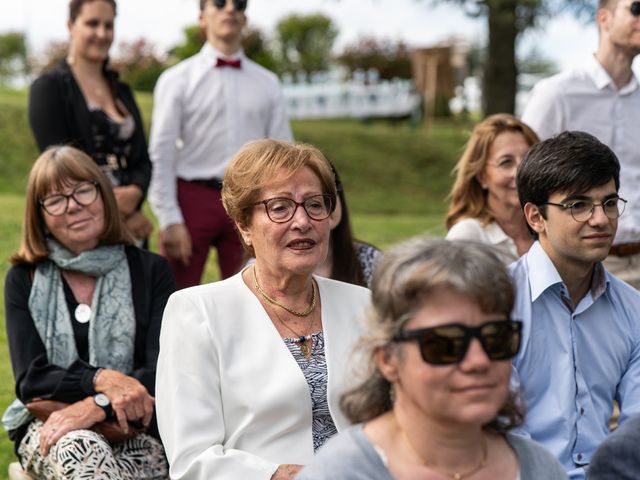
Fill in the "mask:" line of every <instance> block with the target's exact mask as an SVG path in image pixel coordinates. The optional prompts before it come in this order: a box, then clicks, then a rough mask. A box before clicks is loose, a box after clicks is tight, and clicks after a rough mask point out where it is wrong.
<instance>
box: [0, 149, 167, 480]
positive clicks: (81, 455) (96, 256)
mask: <svg viewBox="0 0 640 480" xmlns="http://www.w3.org/2000/svg"><path fill="white" fill-rule="evenodd" d="M131 243H132V238H131V236H130V235H129V232H127V230H126V229H125V228H124V226H123V223H122V221H121V220H120V215H119V213H118V210H117V206H116V201H115V197H114V195H113V192H112V189H111V186H110V185H109V181H108V180H107V178H106V177H105V175H104V174H103V173H102V172H101V171H100V169H99V168H98V167H97V166H96V164H95V163H94V162H93V161H92V160H91V159H90V158H89V157H88V156H87V155H86V154H84V153H83V152H81V151H80V150H77V149H75V148H73V147H68V146H63V147H52V148H50V149H48V150H47V151H45V153H43V154H42V155H41V156H40V158H39V159H38V160H37V161H36V162H35V164H34V166H33V168H32V170H31V174H30V176H29V185H28V188H27V194H26V208H25V220H24V228H23V235H22V241H21V245H20V249H19V250H18V252H17V253H16V254H15V255H14V256H13V257H12V259H11V260H12V263H13V267H12V268H11V270H9V272H8V274H7V278H6V281H5V292H4V293H5V319H6V328H7V339H8V343H9V351H10V354H11V365H12V367H13V373H14V378H15V381H16V389H15V392H16V396H17V399H16V400H15V401H14V402H13V403H12V404H11V406H10V407H9V408H8V409H7V411H6V412H5V414H4V416H3V423H4V426H5V428H6V429H7V430H9V436H10V438H11V439H12V440H13V441H14V442H15V450H16V453H17V454H18V456H19V458H20V461H21V463H22V466H23V468H24V469H25V470H26V471H27V472H28V473H30V474H34V475H36V476H37V477H38V478H47V479H58V478H60V479H62V478H96V479H105V480H107V479H113V478H140V479H146V478H164V477H166V475H167V464H166V460H165V458H164V452H163V448H162V444H161V443H160V441H159V439H158V432H157V427H156V426H155V420H154V403H155V402H154V395H155V374H156V361H157V358H158V351H159V335H160V325H161V319H162V312H163V310H164V307H165V304H166V302H167V299H168V297H169V295H170V294H171V293H172V292H173V291H174V289H175V282H174V280H173V275H172V273H171V270H170V268H169V265H168V264H167V262H166V261H165V260H164V259H163V258H162V257H160V256H159V255H156V254H154V253H151V252H149V251H147V250H142V249H139V248H136V247H135V246H133V245H131ZM35 399H44V400H54V401H58V402H65V403H66V404H68V406H66V407H65V408H63V409H58V410H57V411H54V413H52V414H51V415H50V416H49V417H48V419H47V420H46V421H44V423H43V422H42V421H41V420H39V419H36V418H33V417H32V416H31V415H30V414H29V412H30V411H28V410H27V408H26V407H25V405H27V404H28V403H30V402H32V401H33V400H35ZM105 420H112V421H114V422H117V424H119V425H120V427H121V428H122V430H123V431H130V429H131V428H132V427H131V425H130V422H132V423H134V424H136V423H137V424H139V427H146V433H137V434H135V433H134V432H132V435H131V436H132V438H129V439H126V440H123V439H119V440H115V439H112V441H111V442H108V441H107V440H106V438H105V437H103V436H102V435H100V434H98V433H96V432H95V431H93V429H94V428H95V426H96V424H100V423H101V422H103V421H105ZM134 434H135V436H133V435H134Z"/></svg>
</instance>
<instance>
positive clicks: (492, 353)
mask: <svg viewBox="0 0 640 480" xmlns="http://www.w3.org/2000/svg"><path fill="white" fill-rule="evenodd" d="M521 331H522V322H518V321H515V320H494V321H491V322H487V323H484V324H482V325H480V326H479V327H468V326H466V325H462V324H459V323H449V324H446V325H440V326H438V327H431V328H420V329H417V330H406V331H403V332H400V333H399V334H397V335H396V336H395V337H393V341H394V342H408V341H413V340H415V341H417V342H418V343H419V344H420V354H421V355H422V359H423V360H424V361H425V362H426V363H430V364H432V365H449V364H452V363H459V362H461V361H462V360H463V359H464V357H465V355H466V354H467V350H469V344H470V343H471V340H472V339H474V338H477V339H478V340H479V341H480V344H481V345H482V348H483V349H484V351H485V353H486V354H487V356H488V357H489V359H491V360H506V359H508V358H513V357H514V356H515V355H516V354H517V353H518V350H519V349H520V340H521Z"/></svg>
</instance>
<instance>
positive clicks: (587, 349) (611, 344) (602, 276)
mask: <svg viewBox="0 0 640 480" xmlns="http://www.w3.org/2000/svg"><path fill="white" fill-rule="evenodd" d="M510 270H511V274H512V276H513V279H514V282H515V284H516V291H517V297H516V305H515V309H514V313H513V318H514V319H519V320H522V321H523V323H524V328H523V338H522V346H521V348H520V352H519V353H518V355H517V356H516V357H515V358H514V360H513V366H514V372H513V383H514V385H517V384H519V385H520V390H521V394H522V400H523V402H524V405H525V410H526V421H525V424H524V425H523V427H522V428H521V429H520V431H518V432H517V433H522V434H525V435H527V436H530V437H532V438H533V439H534V440H537V441H538V442H540V443H542V444H543V445H544V446H545V447H546V448H547V449H548V450H549V451H550V452H551V453H553V454H554V455H555V457H556V458H557V459H558V460H559V461H560V463H561V464H562V465H563V466H564V467H565V468H566V470H567V472H568V473H569V476H570V477H571V479H584V478H586V475H585V470H586V466H587V465H588V464H589V461H590V460H591V455H592V454H593V453H594V451H595V450H596V448H597V447H598V445H600V443H601V442H602V441H603V440H604V439H605V437H606V436H607V435H608V434H609V428H608V422H609V418H610V417H611V413H612V408H613V400H614V399H616V400H617V401H618V402H619V404H620V408H621V415H620V422H624V421H625V420H626V419H627V418H628V417H630V416H633V415H634V414H637V413H640V293H638V292H637V291H636V290H634V289H633V288H632V287H630V286H629V285H627V284H626V283H624V282H622V281H621V280H618V279H617V278H616V277H614V276H613V275H611V274H609V273H608V272H607V271H606V270H605V269H604V267H603V266H602V264H600V263H598V264H596V267H595V271H594V275H593V282H592V285H591V289H590V291H589V292H587V294H586V295H585V296H584V298H582V299H581V300H580V302H579V303H578V305H576V306H575V308H572V302H571V300H570V297H569V293H568V290H567V288H566V286H565V285H564V283H563V282H562V279H561V278H560V274H559V273H558V271H557V270H556V268H555V266H554V265H553V263H552V262H551V259H550V258H549V257H548V256H547V254H546V252H545V251H544V250H543V249H542V246H541V245H540V243H538V242H536V243H534V245H533V246H532V247H531V249H530V250H529V252H528V253H527V254H525V255H523V256H522V257H521V258H520V260H518V261H517V262H515V263H514V264H512V265H511V267H510Z"/></svg>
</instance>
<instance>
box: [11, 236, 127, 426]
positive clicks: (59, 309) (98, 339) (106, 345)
mask: <svg viewBox="0 0 640 480" xmlns="http://www.w3.org/2000/svg"><path fill="white" fill-rule="evenodd" d="M47 246H48V247H49V251H50V252H51V253H50V254H49V259H48V260H47V261H43V262H40V263H39V264H38V266H37V267H36V271H35V275H34V279H33V285H32V287H31V294H30V295H29V312H30V313H31V317H32V318H33V323H34V324H35V326H36V329H37V330H38V333H39V335H40V338H41V339H42V343H44V346H45V348H46V350H47V357H48V359H49V362H50V363H52V364H54V365H57V366H59V367H62V368H68V367H69V366H70V365H71V364H72V363H73V362H74V361H76V360H77V359H78V351H77V349H76V344H75V337H74V333H73V326H72V321H73V320H72V319H71V315H70V313H69V309H68V307H67V302H66V298H65V294H64V288H63V283H62V275H61V273H60V270H71V271H74V272H81V273H84V274H87V275H91V276H94V277H96V284H95V287H94V292H93V300H92V302H91V319H90V323H89V363H90V364H91V365H96V366H101V367H105V368H110V369H113V370H118V371H119V372H122V373H124V374H130V373H131V372H132V370H133V353H134V352H133V351H134V341H135V328H136V322H135V313H134V309H133V298H132V295H131V275H130V273H129V264H128V262H127V257H126V254H125V252H124V247H123V246H122V245H117V246H103V247H98V248H95V249H93V250H88V251H86V252H82V253H81V254H80V255H78V256H74V254H73V253H71V252H69V251H68V250H66V249H65V248H64V247H62V246H61V245H60V244H59V243H58V242H56V241H55V240H48V242H47ZM30 418H31V417H30V416H29V414H28V412H27V410H26V408H25V407H24V405H23V404H22V402H20V401H19V400H17V399H16V400H15V401H14V402H13V403H12V404H11V405H10V406H9V408H8V409H7V411H6V412H5V414H4V416H3V417H2V422H3V424H4V426H5V428H6V429H8V430H11V429H14V428H17V427H18V426H20V425H22V424H24V423H26V422H27V421H29V420H30Z"/></svg>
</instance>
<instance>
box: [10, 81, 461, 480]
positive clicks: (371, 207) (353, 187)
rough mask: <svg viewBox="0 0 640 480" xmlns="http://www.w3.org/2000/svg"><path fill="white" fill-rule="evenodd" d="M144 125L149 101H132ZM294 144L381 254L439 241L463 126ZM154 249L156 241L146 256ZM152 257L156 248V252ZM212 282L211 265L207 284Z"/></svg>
mask: <svg viewBox="0 0 640 480" xmlns="http://www.w3.org/2000/svg"><path fill="white" fill-rule="evenodd" d="M138 100H139V103H140V105H141V109H142V111H143V116H144V118H145V119H146V120H147V122H148V121H149V119H150V117H151V115H150V111H151V97H150V96H149V95H139V97H138ZM26 102H27V97H26V93H25V92H12V91H7V90H2V89H0V287H2V288H3V287H4V277H5V274H6V271H7V269H8V267H9V264H8V258H9V256H10V255H11V253H12V252H13V251H14V250H15V249H16V248H17V246H18V244H19V238H20V228H21V223H22V210H23V207H22V204H23V200H22V196H23V192H24V189H25V184H26V177H27V174H28V171H29V168H30V165H31V163H32V162H33V160H34V159H35V158H36V156H37V150H36V147H35V144H34V141H33V139H32V137H31V132H30V130H29V127H28V122H27V113H26ZM293 128H294V134H295V137H296V139H297V140H299V141H304V142H308V143H312V144H314V145H316V146H318V147H319V148H320V149H321V150H322V151H323V152H325V154H326V155H327V156H328V157H329V158H330V159H331V160H332V161H333V162H334V163H335V164H336V166H337V168H338V170H339V172H340V175H341V177H342V178H343V182H344V184H345V190H346V193H347V199H348V203H349V208H350V210H351V212H352V217H353V224H354V232H355V234H356V236H358V237H359V238H362V239H363V240H367V241H369V242H371V243H374V244H376V245H379V246H381V247H384V246H387V245H389V244H391V243H394V242H397V241H399V240H402V239H404V238H407V237H410V236H412V235H415V234H418V233H428V234H432V235H441V234H442V233H443V225H442V224H443V215H444V212H445V210H446V201H445V197H446V194H447V192H448V189H449V187H450V182H451V178H450V175H449V172H450V171H451V168H452V166H453V164H454V162H455V160H456V158H457V156H458V154H459V152H460V149H461V148H462V145H463V143H464V141H465V139H466V135H467V132H468V125H466V124H458V123H455V122H441V123H435V124H434V125H433V126H432V128H431V130H430V131H429V132H426V131H425V130H423V129H420V128H419V129H411V128H409V127H408V126H407V125H404V124H402V125H398V126H395V127H394V126H390V125H389V124H387V123H384V122H377V123H372V124H363V123H360V122H356V121H351V120H336V121H306V122H295V123H294V125H293ZM155 245H156V242H155V238H154V239H153V241H152V248H154V246H155ZM154 249H155V248H154ZM215 278H217V269H216V267H215V258H214V256H212V258H211V259H210V261H209V264H208V267H207V272H206V279H207V280H213V279H215ZM12 399H13V376H12V372H11V366H10V362H9V357H8V351H7V343H6V334H5V329H4V302H3V301H0V411H4V409H5V407H6V406H7V405H8V404H9V403H10V401H11V400H12ZM13 458H14V457H13V451H12V444H11V442H10V441H9V440H8V438H7V436H6V433H4V431H2V433H0V479H2V478H6V472H7V465H8V463H9V462H10V461H13Z"/></svg>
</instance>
